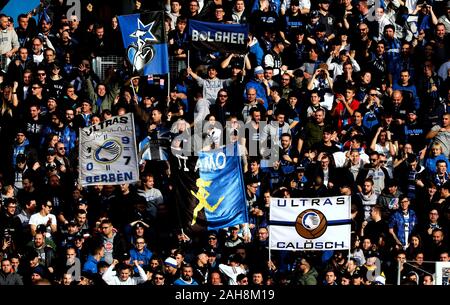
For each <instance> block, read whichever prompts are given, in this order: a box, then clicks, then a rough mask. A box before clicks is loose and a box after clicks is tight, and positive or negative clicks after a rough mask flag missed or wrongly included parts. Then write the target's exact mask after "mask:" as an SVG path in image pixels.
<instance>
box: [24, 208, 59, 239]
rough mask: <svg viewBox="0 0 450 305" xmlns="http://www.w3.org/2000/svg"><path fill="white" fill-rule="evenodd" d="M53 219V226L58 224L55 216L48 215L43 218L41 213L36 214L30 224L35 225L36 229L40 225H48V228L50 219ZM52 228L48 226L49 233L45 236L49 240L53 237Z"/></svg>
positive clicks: (31, 218) (32, 216)
mask: <svg viewBox="0 0 450 305" xmlns="http://www.w3.org/2000/svg"><path fill="white" fill-rule="evenodd" d="M49 218H51V219H52V225H55V224H56V216H55V215H53V214H48V215H47V216H42V215H41V214H40V213H35V214H33V215H31V217H30V221H29V222H28V223H29V224H30V225H35V226H36V227H37V226H38V225H46V226H47V221H48V219H49ZM51 232H52V230H51V228H50V226H47V231H46V234H45V236H46V237H47V238H49V237H50V236H51Z"/></svg>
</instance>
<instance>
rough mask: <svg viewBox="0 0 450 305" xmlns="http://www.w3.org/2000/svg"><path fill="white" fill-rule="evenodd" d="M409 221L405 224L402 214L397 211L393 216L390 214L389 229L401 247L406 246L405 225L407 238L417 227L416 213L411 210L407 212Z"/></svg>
mask: <svg viewBox="0 0 450 305" xmlns="http://www.w3.org/2000/svg"><path fill="white" fill-rule="evenodd" d="M408 213H409V219H408V222H406V220H405V218H404V216H403V212H402V211H400V210H398V211H396V212H395V213H394V214H392V216H391V219H390V221H389V229H394V231H395V234H396V235H397V237H398V239H399V240H400V241H401V243H402V245H406V243H407V242H408V241H407V240H406V238H405V237H406V236H405V233H406V232H405V224H407V225H408V228H409V229H408V231H409V236H411V233H413V232H414V227H415V226H416V225H417V217H416V213H415V212H414V211H413V210H408Z"/></svg>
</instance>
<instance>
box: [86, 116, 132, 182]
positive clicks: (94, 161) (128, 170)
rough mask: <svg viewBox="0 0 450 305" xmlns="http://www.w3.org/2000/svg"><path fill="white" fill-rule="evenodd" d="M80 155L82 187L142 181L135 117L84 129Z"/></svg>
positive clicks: (112, 119) (116, 117)
mask: <svg viewBox="0 0 450 305" xmlns="http://www.w3.org/2000/svg"><path fill="white" fill-rule="evenodd" d="M79 156H80V182H81V185H82V186H88V185H96V184H104V185H105V184H106V185H116V184H124V183H133V182H136V181H138V180H139V169H138V162H137V154H136V140H135V130H134V122H133V114H132V113H127V114H125V115H122V116H115V117H112V118H111V119H109V120H105V121H103V122H101V123H99V124H96V125H92V126H89V127H85V128H80V144H79Z"/></svg>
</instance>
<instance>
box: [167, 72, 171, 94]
mask: <svg viewBox="0 0 450 305" xmlns="http://www.w3.org/2000/svg"><path fill="white" fill-rule="evenodd" d="M167 96H168V97H169V96H170V71H169V72H168V73H167Z"/></svg>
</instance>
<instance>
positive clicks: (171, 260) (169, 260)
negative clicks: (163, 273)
mask: <svg viewBox="0 0 450 305" xmlns="http://www.w3.org/2000/svg"><path fill="white" fill-rule="evenodd" d="M164 264H166V265H169V266H172V267H174V268H178V265H177V261H176V260H175V259H174V258H173V257H168V258H166V260H165V261H164Z"/></svg>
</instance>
